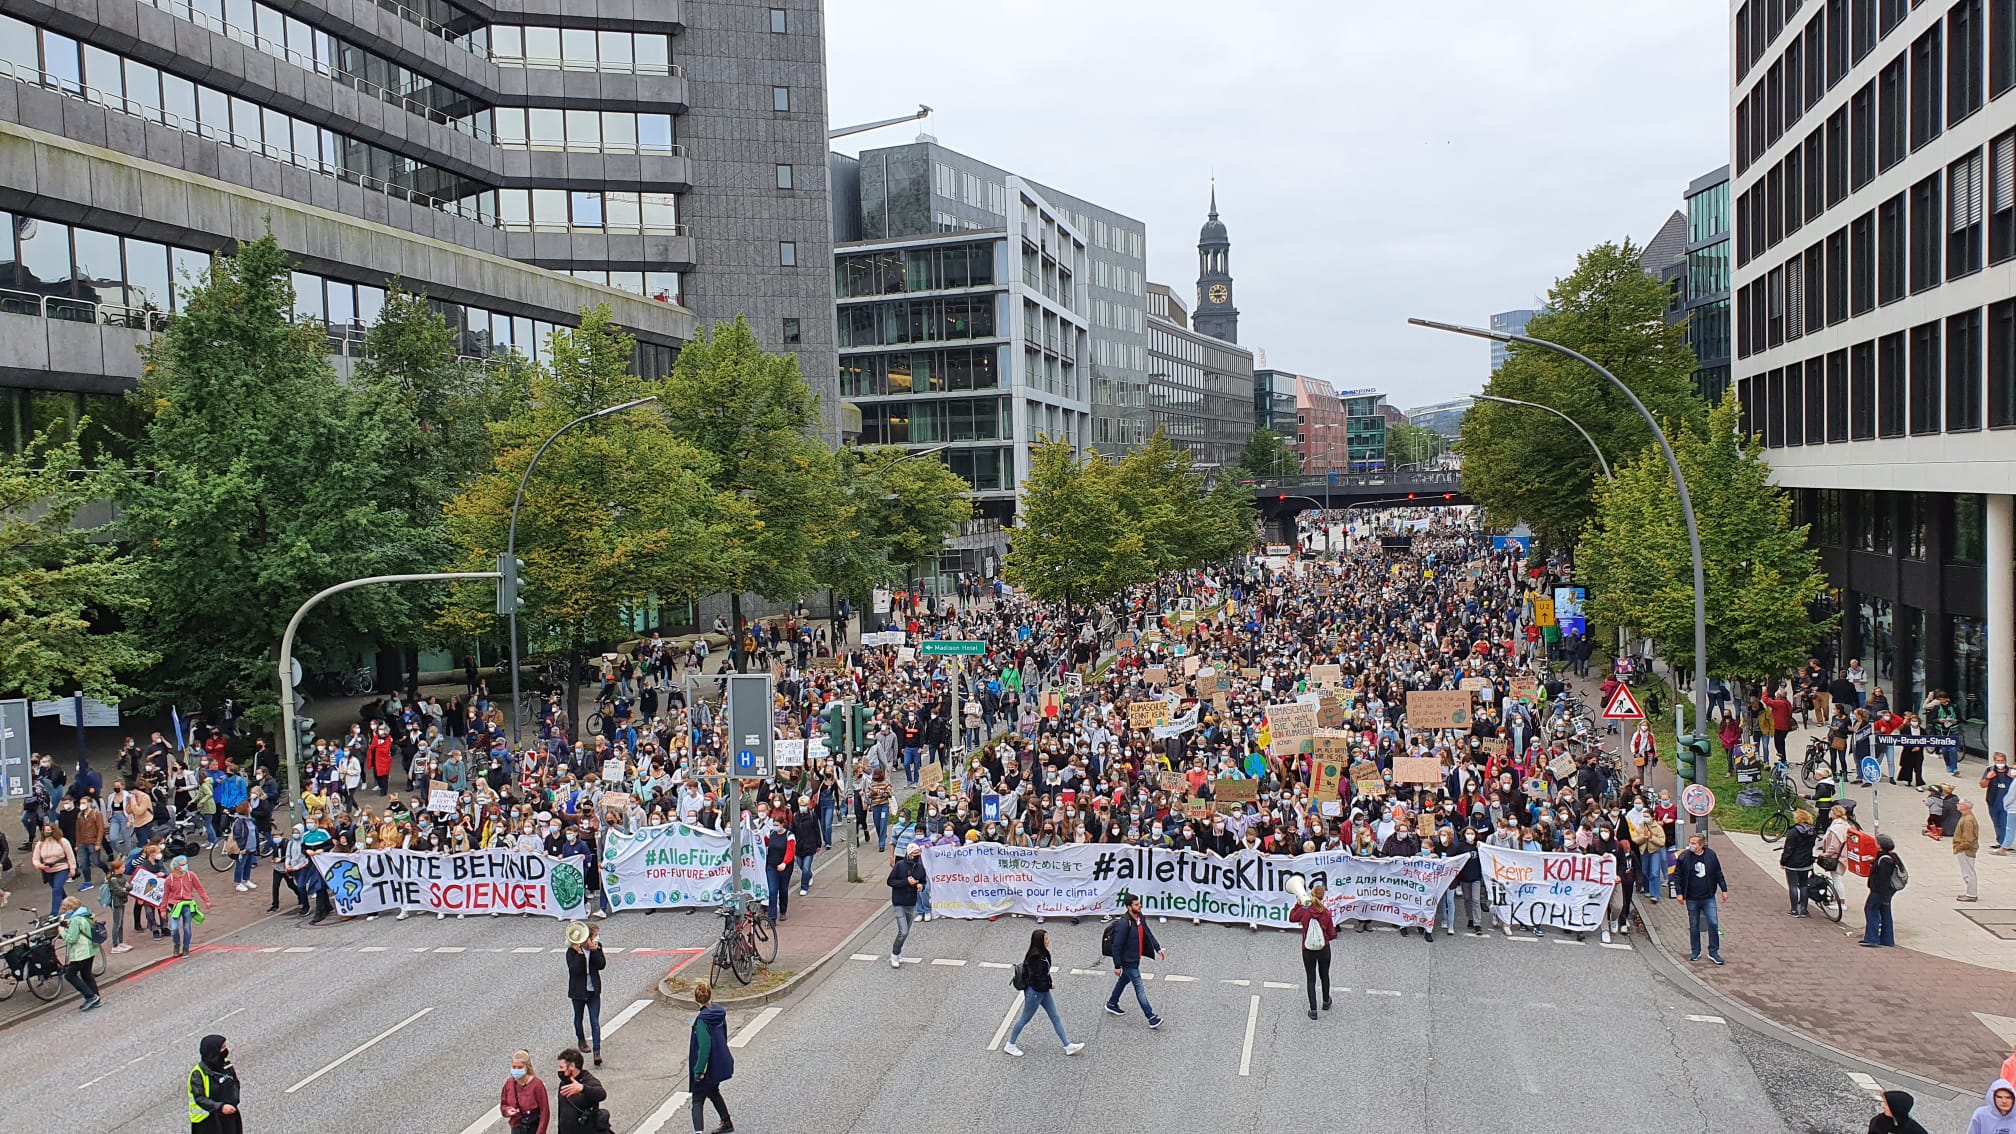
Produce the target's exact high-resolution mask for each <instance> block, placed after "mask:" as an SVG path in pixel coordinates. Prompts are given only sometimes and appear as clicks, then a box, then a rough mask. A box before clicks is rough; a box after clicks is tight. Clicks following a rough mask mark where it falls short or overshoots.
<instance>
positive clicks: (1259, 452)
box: [1239, 429, 1302, 477]
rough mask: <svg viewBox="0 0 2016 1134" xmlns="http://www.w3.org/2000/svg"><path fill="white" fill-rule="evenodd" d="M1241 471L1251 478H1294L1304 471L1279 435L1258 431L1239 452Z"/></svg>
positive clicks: (1270, 431)
mask: <svg viewBox="0 0 2016 1134" xmlns="http://www.w3.org/2000/svg"><path fill="white" fill-rule="evenodd" d="M1239 471H1240V473H1242V474H1243V475H1245V476H1249V477H1266V476H1294V475H1296V474H1297V473H1300V472H1301V471H1302V462H1301V461H1300V460H1299V459H1297V458H1296V456H1295V450H1294V448H1293V447H1292V446H1290V445H1289V444H1288V442H1287V441H1286V440H1285V439H1283V438H1282V436H1281V435H1280V434H1279V433H1276V432H1274V431H1273V430H1271V429H1256V430H1254V431H1253V432H1252V433H1250V434H1248V435H1247V437H1246V447H1245V448H1243V449H1241V450H1240V451H1239Z"/></svg>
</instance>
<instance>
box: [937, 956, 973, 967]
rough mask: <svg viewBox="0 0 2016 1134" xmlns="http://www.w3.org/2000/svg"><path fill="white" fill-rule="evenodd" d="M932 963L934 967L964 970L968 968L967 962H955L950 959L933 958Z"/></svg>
mask: <svg viewBox="0 0 2016 1134" xmlns="http://www.w3.org/2000/svg"><path fill="white" fill-rule="evenodd" d="M931 963H932V964H934V965H944V966H945V967H946V968H950V969H963V968H965V967H966V962H965V961H961V960H955V959H953V958H950V957H933V958H931Z"/></svg>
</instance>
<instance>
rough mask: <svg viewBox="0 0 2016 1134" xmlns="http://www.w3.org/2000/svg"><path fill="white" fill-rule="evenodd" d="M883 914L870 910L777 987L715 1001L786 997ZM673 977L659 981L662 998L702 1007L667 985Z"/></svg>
mask: <svg viewBox="0 0 2016 1134" xmlns="http://www.w3.org/2000/svg"><path fill="white" fill-rule="evenodd" d="M882 917H883V911H881V910H876V911H875V912H874V913H871V914H869V915H868V916H867V917H866V918H863V919H862V921H861V924H860V925H857V926H855V927H854V930H853V932H851V933H849V934H848V935H847V936H846V937H844V938H841V940H840V943H839V944H837V945H835V946H833V947H832V948H831V949H828V950H826V952H825V953H824V954H822V955H821V956H820V957H819V958H818V959H817V960H815V961H813V962H812V963H811V964H809V965H806V966H805V967H804V968H802V969H799V970H798V971H797V972H795V973H793V974H791V979H789V980H787V981H785V982H784V983H783V984H780V985H778V986H777V987H776V988H773V989H771V990H769V991H768V992H758V993H754V994H752V995H749V996H716V997H715V998H714V1000H713V1003H715V1004H718V1005H720V1006H721V1007H723V1008H761V1007H762V1006H763V1005H765V1004H769V1003H771V1002H773V1001H777V1000H782V999H784V998H785V997H786V996H789V995H790V994H791V993H792V992H794V991H796V990H797V988H798V986H799V985H800V984H802V983H804V982H805V979H806V978H807V977H810V976H812V975H814V974H815V973H817V972H819V970H821V969H822V968H824V967H825V966H826V962H828V961H830V960H832V959H833V958H835V957H837V956H839V955H840V953H841V951H842V950H844V949H848V948H851V947H852V946H853V944H854V939H855V938H856V937H859V936H861V935H862V934H863V933H865V932H867V929H868V927H869V926H871V925H874V924H875V923H876V922H877V921H880V920H881V919H882ZM706 955H707V954H706V952H705V951H702V952H700V953H698V954H696V955H695V956H694V960H698V959H699V958H700V957H704V956H706ZM670 980H671V975H670V974H669V973H668V974H667V975H666V976H665V978H664V979H662V980H660V981H659V982H658V997H659V999H661V1000H664V1001H665V1002H666V1003H668V1004H674V1005H677V1006H679V1007H681V1008H694V1009H697V1008H699V1007H700V1005H699V1002H698V1001H695V1000H694V999H693V998H692V997H690V996H682V995H679V994H677V993H674V992H672V991H671V990H670V989H668V988H667V987H666V984H667V982H669V981H670Z"/></svg>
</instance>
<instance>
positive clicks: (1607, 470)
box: [1477, 364, 1617, 481]
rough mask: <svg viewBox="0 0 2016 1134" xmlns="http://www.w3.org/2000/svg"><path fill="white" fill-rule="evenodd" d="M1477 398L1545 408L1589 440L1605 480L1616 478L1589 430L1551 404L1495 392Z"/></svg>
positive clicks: (1585, 439)
mask: <svg viewBox="0 0 2016 1134" xmlns="http://www.w3.org/2000/svg"><path fill="white" fill-rule="evenodd" d="M1592 365H1593V364H1592ZM1477 400H1478V401H1480V402H1497V403H1499V404H1500V405H1507V406H1525V407H1526V408H1527V409H1537V410H1545V411H1546V412H1548V413H1551V414H1553V415H1554V416H1555V417H1558V418H1560V419H1561V420H1562V421H1565V422H1567V423H1568V424H1570V425H1572V426H1574V427H1575V432H1577V433H1580V434H1581V435H1582V440H1584V441H1587V442H1589V451H1590V452H1592V453H1594V454H1596V463H1597V464H1599V465H1602V466H1603V479H1604V480H1606V481H1607V480H1615V479H1617V478H1616V477H1613V476H1611V475H1610V462H1609V461H1606V460H1604V459H1603V450H1602V449H1599V448H1597V447H1596V439H1595V438H1594V437H1591V436H1589V431H1588V430H1586V429H1584V428H1582V423H1581V422H1579V421H1576V420H1575V419H1574V418H1572V417H1569V416H1568V415H1567V414H1565V413H1562V412H1561V411H1560V410H1557V409H1555V408H1554V407H1553V406H1543V405H1541V404H1540V403H1539V402H1522V401H1520V400H1519V399H1518V398H1501V397H1499V396H1498V395H1496V394H1479V395H1477Z"/></svg>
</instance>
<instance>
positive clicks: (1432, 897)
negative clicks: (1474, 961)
mask: <svg viewBox="0 0 2016 1134" xmlns="http://www.w3.org/2000/svg"><path fill="white" fill-rule="evenodd" d="M1468 857H1469V856H1468V855H1455V856H1453V857H1450V858H1358V857H1354V856H1353V855H1351V854H1348V853H1346V852H1344V851H1341V850H1338V851H1320V852H1317V853H1315V854H1304V855H1296V856H1294V857H1290V856H1287V855H1266V854H1260V853H1258V852H1255V851H1246V850H1242V851H1239V852H1238V853H1236V854H1233V855H1230V856H1227V857H1224V858H1219V857H1216V856H1212V855H1205V854H1198V853H1196V852H1194V851H1180V850H1164V849H1162V848H1159V847H1131V846H1124V845H1109V844H1101V843H1078V844H1073V845H1069V846H1062V847H1051V848H1047V849H1043V850H1034V849H1030V848H1027V847H1009V846H1003V845H1001V844H999V843H969V844H967V845H965V846H931V847H926V848H924V870H925V873H927V874H928V875H929V876H930V884H931V912H933V913H935V914H938V915H939V916H941V917H955V918H984V917H996V916H999V915H1001V914H1004V913H1013V914H1023V915H1027V916H1038V917H1080V916H1085V915H1089V914H1104V913H1111V912H1113V911H1115V910H1118V909H1120V908H1121V903H1122V902H1123V901H1124V899H1125V898H1126V897H1138V898H1140V899H1141V904H1142V908H1143V909H1144V910H1145V911H1146V912H1147V913H1149V914H1152V915H1159V916H1169V915H1178V916H1184V917H1194V918H1202V919H1205V920H1207V921H1214V922H1227V923H1231V924H1236V925H1247V924H1259V925H1266V926H1272V927H1279V928H1285V927H1288V926H1291V925H1293V924H1294V923H1293V922H1291V921H1290V920H1289V918H1288V914H1289V911H1290V910H1292V909H1293V908H1294V906H1295V903H1296V899H1295V897H1294V896H1293V895H1292V894H1291V893H1290V892H1289V891H1288V889H1287V880H1288V878H1290V877H1291V876H1295V875H1300V876H1301V877H1302V878H1303V879H1305V880H1306V881H1307V882H1308V883H1310V884H1311V885H1313V884H1315V883H1318V882H1321V883H1322V884H1323V885H1324V886H1325V887H1327V889H1328V892H1327V894H1326V895H1325V897H1324V905H1326V906H1328V907H1329V909H1330V912H1331V914H1332V915H1333V916H1334V917H1338V918H1362V919H1365V920H1368V921H1378V922H1384V923H1386V924H1388V925H1407V926H1427V925H1430V924H1432V923H1433V920H1434V916H1435V909H1436V906H1437V905H1438V904H1439V903H1440V902H1441V900H1442V893H1443V891H1444V890H1447V889H1448V888H1449V884H1450V883H1451V882H1453V881H1454V880H1455V878H1456V875H1457V874H1458V873H1459V872H1461V871H1462V869H1463V864H1464V863H1465V862H1466V861H1467V860H1468Z"/></svg>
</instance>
